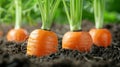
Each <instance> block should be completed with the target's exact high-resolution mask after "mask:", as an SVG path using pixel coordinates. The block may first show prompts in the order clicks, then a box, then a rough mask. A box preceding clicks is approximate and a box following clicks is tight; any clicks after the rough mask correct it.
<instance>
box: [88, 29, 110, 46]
mask: <svg viewBox="0 0 120 67" xmlns="http://www.w3.org/2000/svg"><path fill="white" fill-rule="evenodd" d="M89 33H90V35H91V36H92V39H93V43H94V44H95V45H97V46H102V47H108V46H110V44H111V41H112V35H111V33H110V31H109V30H108V29H91V30H90V31H89Z"/></svg>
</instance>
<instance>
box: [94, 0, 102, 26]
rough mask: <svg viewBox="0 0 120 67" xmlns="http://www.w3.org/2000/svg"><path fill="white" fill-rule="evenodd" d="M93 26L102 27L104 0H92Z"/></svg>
mask: <svg viewBox="0 0 120 67" xmlns="http://www.w3.org/2000/svg"><path fill="white" fill-rule="evenodd" d="M94 16H95V27H96V28H102V27H103V22H104V0H94Z"/></svg>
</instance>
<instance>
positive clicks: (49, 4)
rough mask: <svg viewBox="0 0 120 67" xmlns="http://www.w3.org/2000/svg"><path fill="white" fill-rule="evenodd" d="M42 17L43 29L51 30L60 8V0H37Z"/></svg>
mask: <svg viewBox="0 0 120 67" xmlns="http://www.w3.org/2000/svg"><path fill="white" fill-rule="evenodd" d="M37 1H38V5H39V9H40V13H41V17H42V27H41V28H42V29H45V30H50V27H51V25H52V21H53V19H54V15H55V11H56V9H57V8H58V5H59V3H60V0H37Z"/></svg>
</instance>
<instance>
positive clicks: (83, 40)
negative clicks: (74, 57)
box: [62, 0, 93, 52]
mask: <svg viewBox="0 0 120 67" xmlns="http://www.w3.org/2000/svg"><path fill="white" fill-rule="evenodd" d="M62 1H63V4H64V7H65V11H66V15H67V18H68V21H69V24H70V32H67V33H65V34H64V36H63V39H62V48H63V49H70V50H78V51H81V52H89V51H90V49H91V47H92V44H93V42H92V38H91V36H90V34H89V33H88V32H85V31H80V30H81V29H82V28H81V22H82V21H81V20H82V4H83V0H70V13H69V11H68V8H67V5H66V2H65V0H62Z"/></svg>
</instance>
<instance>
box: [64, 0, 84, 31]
mask: <svg viewBox="0 0 120 67" xmlns="http://www.w3.org/2000/svg"><path fill="white" fill-rule="evenodd" d="M62 1H63V4H64V7H65V12H66V15H67V18H68V21H69V24H70V30H71V31H76V30H81V23H82V5H83V0H70V3H69V5H70V6H69V7H70V11H69V10H68V9H69V8H68V7H67V2H65V0H62Z"/></svg>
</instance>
